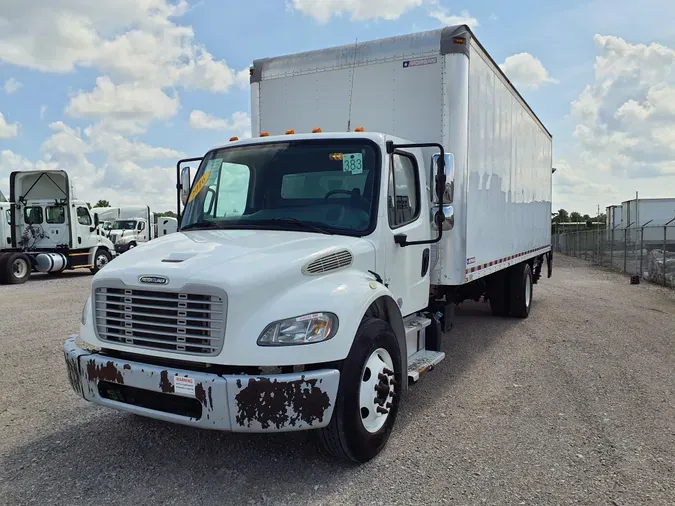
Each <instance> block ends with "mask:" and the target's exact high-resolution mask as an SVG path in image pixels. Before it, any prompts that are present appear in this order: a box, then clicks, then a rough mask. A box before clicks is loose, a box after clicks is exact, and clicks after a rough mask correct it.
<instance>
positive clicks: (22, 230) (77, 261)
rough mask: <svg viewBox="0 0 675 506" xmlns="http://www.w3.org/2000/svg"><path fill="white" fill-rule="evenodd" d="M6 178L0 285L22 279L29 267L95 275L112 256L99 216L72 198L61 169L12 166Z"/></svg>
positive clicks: (0, 224) (0, 217)
mask: <svg viewBox="0 0 675 506" xmlns="http://www.w3.org/2000/svg"><path fill="white" fill-rule="evenodd" d="M9 182H10V198H9V202H8V203H2V204H1V205H0V210H2V213H1V214H0V233H1V235H2V237H3V244H2V246H1V247H0V284H22V283H25V282H26V281H27V280H28V279H29V278H30V276H31V274H32V273H33V272H43V273H49V274H58V273H60V272H62V271H64V270H74V269H88V270H90V271H91V272H93V273H94V274H95V273H97V272H99V271H100V270H101V269H102V268H103V267H104V266H106V265H107V264H108V263H109V262H110V260H112V259H113V258H114V257H115V250H114V247H113V245H112V243H111V242H110V241H109V240H108V239H106V238H105V237H104V236H103V235H102V233H101V231H100V229H99V227H98V224H99V222H98V215H97V214H93V215H92V213H91V212H90V210H89V207H88V206H87V204H86V203H85V202H84V201H81V200H77V199H76V198H75V196H74V195H73V189H72V186H71V184H70V181H69V178H68V174H67V173H66V172H65V171H62V170H29V171H16V172H12V173H11V174H10V178H9ZM7 231H9V237H7ZM8 239H9V240H8Z"/></svg>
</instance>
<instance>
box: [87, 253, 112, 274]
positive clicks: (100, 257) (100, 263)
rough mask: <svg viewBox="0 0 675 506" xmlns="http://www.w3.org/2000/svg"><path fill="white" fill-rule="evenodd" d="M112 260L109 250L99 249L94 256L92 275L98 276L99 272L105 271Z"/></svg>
mask: <svg viewBox="0 0 675 506" xmlns="http://www.w3.org/2000/svg"><path fill="white" fill-rule="evenodd" d="M110 260H112V255H111V254H110V252H109V251H108V250H107V249H104V248H99V249H98V250H96V255H94V267H92V268H91V269H90V270H91V273H92V274H96V273H97V272H98V271H100V270H101V269H103V267H105V266H106V265H108V263H109V262H110Z"/></svg>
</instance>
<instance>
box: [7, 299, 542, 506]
mask: <svg viewBox="0 0 675 506" xmlns="http://www.w3.org/2000/svg"><path fill="white" fill-rule="evenodd" d="M533 309H534V307H533ZM456 315H457V321H456V325H455V328H454V329H453V330H452V332H451V333H450V334H449V335H448V336H447V339H446V343H445V352H446V360H445V361H444V362H442V363H441V364H439V367H437V369H436V370H435V371H432V372H430V373H429V374H427V375H425V376H424V377H423V378H422V380H421V381H420V382H419V383H418V384H417V385H413V386H412V388H411V389H410V390H409V392H408V395H407V397H406V402H405V403H404V405H403V406H402V410H401V411H400V412H399V420H398V423H397V426H396V428H395V430H394V434H393V436H392V440H391V441H390V445H389V446H388V448H387V449H386V450H385V453H386V454H387V455H389V456H395V455H396V440H397V439H398V438H403V439H405V438H407V437H410V436H411V434H409V433H408V432H407V430H406V428H407V427H408V426H409V425H411V422H414V421H416V414H418V413H419V411H420V410H423V411H426V410H433V409H434V403H435V401H436V399H437V395H436V392H438V391H440V390H445V389H452V388H453V383H454V382H455V381H456V379H457V378H458V377H460V376H461V375H462V372H463V371H464V370H465V369H466V368H467V367H469V366H470V364H471V363H472V361H473V360H475V359H476V358H478V357H480V355H481V353H482V352H483V351H485V350H486V349H487V348H488V347H490V346H491V345H492V344H493V343H494V342H496V341H497V340H499V339H500V336H501V335H502V333H504V332H506V331H507V330H508V329H509V328H510V327H513V326H514V325H519V324H520V323H522V321H521V320H517V319H498V318H493V317H492V316H491V315H490V311H489V306H488V305H487V304H474V303H469V304H465V305H462V306H460V308H458V310H457V313H456ZM60 380H62V381H64V378H60ZM77 402H78V404H77V405H76V406H77V409H79V410H91V411H90V412H89V413H91V414H89V413H87V414H86V415H84V416H86V417H90V416H91V418H90V419H89V421H86V422H84V423H80V424H73V425H68V426H64V427H63V428H62V429H61V430H59V431H56V432H52V433H51V434H49V435H47V436H45V437H43V438H42V439H37V440H35V441H33V442H32V443H30V444H28V445H24V446H22V447H20V448H17V449H16V450H15V451H13V452H12V453H10V454H7V455H5V457H6V458H5V459H4V460H5V463H4V465H3V466H2V471H1V472H0V475H4V479H2V480H0V492H1V493H0V497H3V499H2V500H3V501H4V502H5V503H6V504H24V503H28V502H31V503H37V504H47V503H49V504H68V505H75V504H97V505H100V504H108V503H114V504H132V503H133V504H148V503H153V504H167V503H171V504H173V503H175V504H204V503H208V504H211V503H215V502H217V503H218V504H237V505H239V504H244V505H245V504H274V503H276V502H277V501H280V502H283V503H284V504H285V503H288V504H304V503H306V502H308V501H310V500H311V501H312V502H315V501H321V500H322V499H323V500H328V498H329V496H332V494H335V493H337V491H338V490H339V489H341V488H344V487H347V486H348V483H349V482H350V480H351V479H356V478H357V477H358V475H359V474H360V473H361V472H368V473H369V474H371V473H372V474H374V475H378V474H380V473H382V472H385V471H386V469H385V467H386V466H388V465H389V464H390V463H391V459H390V458H387V456H385V455H383V456H382V458H378V459H376V460H375V461H373V462H371V463H369V464H366V465H365V466H364V467H363V468H361V469H359V468H355V467H354V466H351V465H348V464H343V463H340V462H335V461H333V460H332V459H331V458H330V457H327V456H325V455H323V453H321V452H320V451H319V450H318V449H317V445H316V443H315V440H314V437H313V434H311V433H308V432H305V433H295V434H284V435H272V436H266V435H262V436H261V435H238V434H228V433H219V432H212V431H206V430H198V429H193V428H189V427H183V426H179V425H172V424H166V423H162V422H158V421H155V420H151V419H145V418H141V417H136V416H133V415H128V414H124V413H118V412H114V411H110V410H107V409H103V408H98V407H94V406H92V405H90V404H85V403H84V401H79V400H78V401H77ZM64 411H67V410H64ZM60 415H61V416H63V415H64V413H63V412H62V413H60ZM72 416H73V417H77V418H80V417H82V416H83V415H82V413H78V414H76V413H74V410H73V415H72ZM433 416H435V414H433ZM80 419H81V418H80ZM409 430H416V429H415V427H410V429H409ZM373 486H376V483H373ZM270 501H272V502H270Z"/></svg>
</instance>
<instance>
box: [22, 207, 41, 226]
mask: <svg viewBox="0 0 675 506" xmlns="http://www.w3.org/2000/svg"><path fill="white" fill-rule="evenodd" d="M23 221H25V222H26V223H27V224H28V225H39V224H40V223H42V221H43V216H42V208H41V207H39V206H28V207H24V208H23Z"/></svg>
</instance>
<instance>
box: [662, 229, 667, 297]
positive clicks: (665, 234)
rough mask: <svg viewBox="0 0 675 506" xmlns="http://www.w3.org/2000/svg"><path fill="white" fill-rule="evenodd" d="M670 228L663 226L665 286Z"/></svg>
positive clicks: (664, 283) (664, 284) (664, 281)
mask: <svg viewBox="0 0 675 506" xmlns="http://www.w3.org/2000/svg"><path fill="white" fill-rule="evenodd" d="M667 232H668V228H666V226H665V225H664V227H663V286H666V246H668V236H667Z"/></svg>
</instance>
